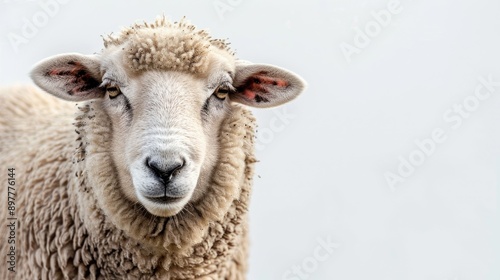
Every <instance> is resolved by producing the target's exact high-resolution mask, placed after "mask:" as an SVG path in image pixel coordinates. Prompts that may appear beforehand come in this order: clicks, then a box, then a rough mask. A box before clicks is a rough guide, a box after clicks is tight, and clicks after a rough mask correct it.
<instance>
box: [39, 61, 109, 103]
mask: <svg viewBox="0 0 500 280" xmlns="http://www.w3.org/2000/svg"><path fill="white" fill-rule="evenodd" d="M47 75H48V76H51V77H53V78H57V79H62V80H65V82H66V87H67V93H68V94H69V95H82V94H84V93H85V92H87V91H88V90H91V89H93V88H96V87H98V86H99V84H100V83H99V81H97V80H96V79H95V78H94V77H92V75H91V74H90V72H89V71H88V69H87V68H86V67H85V66H84V65H82V64H81V63H79V62H75V61H69V62H68V63H67V65H64V66H60V67H57V68H53V69H50V70H49V71H48V72H47Z"/></svg>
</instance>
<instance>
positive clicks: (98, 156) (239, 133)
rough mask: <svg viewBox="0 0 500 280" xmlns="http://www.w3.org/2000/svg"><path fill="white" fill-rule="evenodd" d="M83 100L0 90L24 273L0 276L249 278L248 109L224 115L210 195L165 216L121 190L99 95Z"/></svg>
mask: <svg viewBox="0 0 500 280" xmlns="http://www.w3.org/2000/svg"><path fill="white" fill-rule="evenodd" d="M77 106H78V107H79V109H76V108H75V107H74V105H73V104H72V103H70V102H65V101H61V100H59V99H56V98H54V97H52V96H50V95H49V94H46V93H43V92H41V91H40V90H38V89H35V88H32V87H16V88H7V89H1V90H0V112H1V117H0V154H1V157H0V166H1V167H2V170H3V171H2V172H0V181H1V182H7V168H11V167H13V168H15V169H16V172H15V173H16V175H15V177H16V191H17V197H16V210H15V211H16V212H15V215H16V217H17V219H18V228H17V236H16V238H17V239H16V248H17V251H16V254H17V266H16V271H17V272H16V273H15V274H13V273H11V272H9V271H8V270H7V267H6V265H7V264H6V262H5V261H2V263H1V265H0V268H1V269H0V279H14V278H15V279H231V280H234V279H245V272H246V255H247V214H246V213H247V208H248V203H249V195H250V190H251V182H252V174H253V165H254V162H255V159H254V156H253V139H254V136H253V133H254V118H253V117H252V116H251V114H250V113H249V112H248V111H247V110H245V109H243V108H241V107H237V106H235V107H234V108H233V110H232V111H231V113H230V116H229V117H228V118H227V119H226V120H225V121H224V124H223V126H222V129H221V131H220V134H219V142H220V145H221V153H220V158H219V162H218V163H217V166H216V170H215V172H214V175H213V178H212V182H211V183H210V186H209V188H208V190H207V193H206V195H205V196H204V197H203V198H202V199H201V200H200V201H198V202H197V203H195V204H188V205H187V206H186V208H185V210H183V211H182V212H180V213H179V214H177V215H176V216H174V217H170V218H161V217H156V216H152V215H151V214H149V212H147V211H146V210H145V209H143V208H142V206H140V205H137V204H133V203H131V202H130V201H128V200H127V199H125V198H124V196H123V195H122V194H121V192H120V187H119V179H118V178H117V177H116V171H115V167H114V166H113V164H112V161H111V156H110V153H109V145H110V142H109V140H110V138H109V137H110V134H111V133H112V131H111V130H110V123H109V120H108V117H107V116H106V115H105V114H104V112H103V111H102V110H101V108H100V106H101V105H100V102H99V100H97V101H91V102H86V103H83V104H79V105H77ZM75 112H77V113H76V120H75ZM75 126H76V133H75ZM0 196H1V197H3V199H6V197H7V188H6V187H2V188H0ZM3 205H4V206H5V204H3ZM0 209H1V210H0V220H2V221H6V218H7V214H8V213H7V212H6V211H7V207H1V208H0ZM0 236H2V237H3V238H6V237H7V236H8V228H7V227H6V226H2V227H0ZM7 247H8V244H7V242H6V239H5V240H3V241H2V242H0V255H2V256H6V254H7V252H8V248H7ZM14 276H15V277H14Z"/></svg>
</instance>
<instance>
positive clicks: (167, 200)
mask: <svg viewBox="0 0 500 280" xmlns="http://www.w3.org/2000/svg"><path fill="white" fill-rule="evenodd" d="M146 199H147V200H149V201H151V202H154V203H157V204H173V203H177V202H180V201H181V200H182V199H183V197H169V196H160V197H146Z"/></svg>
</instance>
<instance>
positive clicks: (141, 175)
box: [32, 46, 304, 217]
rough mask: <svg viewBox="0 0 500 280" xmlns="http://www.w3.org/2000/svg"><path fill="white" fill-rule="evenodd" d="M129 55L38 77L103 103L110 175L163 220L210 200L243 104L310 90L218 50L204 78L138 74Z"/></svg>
mask: <svg viewBox="0 0 500 280" xmlns="http://www.w3.org/2000/svg"><path fill="white" fill-rule="evenodd" d="M124 49H126V46H125V47H124V46H116V47H108V48H107V49H106V50H105V51H104V52H103V53H102V54H100V55H88V56H87V55H80V54H63V55H58V56H54V57H50V58H48V59H45V60H43V61H41V62H40V63H39V64H38V65H36V66H35V68H34V70H33V71H32V78H33V80H34V82H35V83H36V84H37V85H38V86H40V87H41V88H42V89H44V90H45V91H47V92H48V93H50V94H52V95H54V96H56V97H59V98H62V99H65V100H69V101H86V100H93V102H94V103H96V105H97V106H94V108H98V109H99V110H102V111H103V113H104V115H105V116H107V117H108V119H109V123H110V126H111V127H110V129H111V131H112V136H111V138H112V139H106V141H108V142H109V143H110V145H109V147H108V151H107V152H109V153H110V155H111V158H112V159H113V162H112V163H110V164H113V165H114V166H116V169H117V173H118V174H116V175H113V174H111V175H110V176H117V178H116V179H117V180H119V182H120V185H121V189H122V192H123V195H124V196H125V197H126V198H127V199H129V200H130V201H132V202H136V203H139V204H140V205H142V206H143V207H144V208H145V209H146V210H147V211H149V212H150V213H151V214H153V215H157V216H162V217H168V216H173V215H175V214H177V213H178V212H179V211H181V210H182V209H183V207H184V206H185V205H186V204H187V203H196V201H198V200H200V199H203V194H204V192H205V190H206V189H207V188H208V187H210V186H209V182H211V176H213V174H212V172H213V169H214V166H215V164H216V163H217V161H218V157H219V154H218V147H219V145H218V142H219V131H220V127H221V124H222V121H223V120H224V118H225V117H227V116H228V114H230V113H231V108H232V107H233V106H235V103H241V104H245V105H248V106H254V107H272V106H277V105H280V104H283V103H285V102H288V101H290V100H292V99H293V98H295V97H296V96H297V95H298V94H299V93H300V92H301V91H302V90H303V88H304V82H303V81H302V79H301V78H299V77H298V76H296V75H295V74H293V73H291V72H289V71H287V70H284V69H281V68H278V67H276V66H271V65H265V64H252V63H249V62H246V61H239V60H236V59H235V58H234V57H233V56H232V54H230V53H228V52H227V51H225V50H223V49H221V48H217V47H214V46H211V47H209V48H208V49H207V51H206V53H205V54H204V58H203V61H204V64H205V67H204V68H203V71H186V70H185V69H184V70H175V69H174V68H175V67H171V68H169V67H163V68H162V67H156V68H154V67H153V68H150V69H146V70H137V69H134V68H133V67H130V65H131V63H130V61H128V58H129V57H130V56H129V55H128V54H127V53H126V52H125V51H124ZM167 63H168V62H167ZM167 66H168V65H167ZM198 70H199V69H198ZM93 121H96V122H103V121H107V120H102V119H101V120H99V119H97V118H96V119H94V120H93ZM86 133H97V132H93V131H86ZM89 176H92V174H89ZM95 187H98V186H94V188H95Z"/></svg>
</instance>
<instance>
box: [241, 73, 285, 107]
mask: <svg viewBox="0 0 500 280" xmlns="http://www.w3.org/2000/svg"><path fill="white" fill-rule="evenodd" d="M289 85H290V84H289V82H288V81H287V80H284V79H280V78H274V77H270V76H268V75H267V72H259V73H256V74H254V75H252V76H250V77H249V78H248V79H247V80H245V82H244V83H243V85H242V86H240V87H238V89H239V91H240V92H241V93H242V94H243V96H245V97H246V98H247V99H250V100H255V101H256V102H269V99H268V98H267V97H266V95H269V94H268V93H269V91H270V90H272V88H273V87H277V88H281V89H285V88H287V87H288V86H289Z"/></svg>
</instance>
